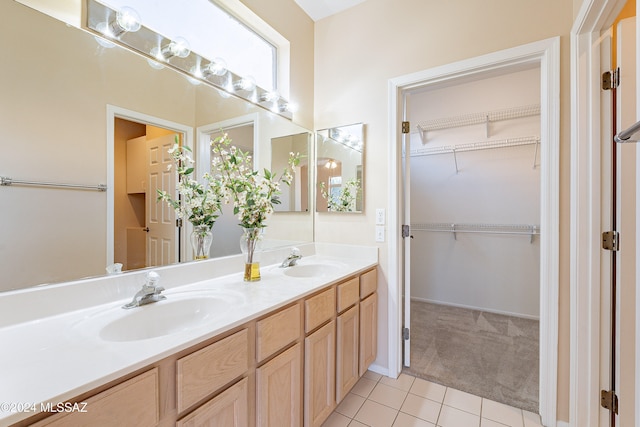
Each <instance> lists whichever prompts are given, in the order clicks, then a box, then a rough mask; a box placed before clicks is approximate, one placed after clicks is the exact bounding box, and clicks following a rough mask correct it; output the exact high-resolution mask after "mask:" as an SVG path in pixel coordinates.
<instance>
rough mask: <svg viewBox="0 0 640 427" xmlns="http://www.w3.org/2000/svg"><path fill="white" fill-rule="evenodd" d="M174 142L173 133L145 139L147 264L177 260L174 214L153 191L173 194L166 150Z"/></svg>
mask: <svg viewBox="0 0 640 427" xmlns="http://www.w3.org/2000/svg"><path fill="white" fill-rule="evenodd" d="M174 143H175V135H173V134H172V135H166V136H161V137H159V138H155V139H152V140H147V151H148V157H147V159H148V170H149V180H148V182H149V187H148V189H147V196H146V206H147V209H146V211H147V212H146V217H147V228H148V229H149V231H148V233H147V266H159V265H168V264H173V263H175V262H176V261H177V258H178V257H177V248H178V245H177V244H176V242H177V241H178V239H177V236H176V235H177V231H178V228H177V227H176V215H175V211H174V210H173V208H171V207H170V206H169V205H168V204H167V203H164V202H162V203H159V202H158V201H157V198H158V196H157V190H158V189H160V190H162V191H166V192H167V193H169V194H172V195H173V196H174V197H176V182H175V173H174V169H171V170H170V169H169V168H168V166H169V165H171V164H172V163H173V159H172V158H171V155H170V154H169V152H168V150H169V149H170V148H171V147H172V146H173V144H174Z"/></svg>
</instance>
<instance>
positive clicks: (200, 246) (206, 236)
mask: <svg viewBox="0 0 640 427" xmlns="http://www.w3.org/2000/svg"><path fill="white" fill-rule="evenodd" d="M211 242H213V234H211V227H209V226H206V225H194V226H193V231H192V232H191V246H192V247H193V259H195V260H199V259H207V258H209V249H210V248H211Z"/></svg>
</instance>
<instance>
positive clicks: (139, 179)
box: [127, 136, 155, 197]
mask: <svg viewBox="0 0 640 427" xmlns="http://www.w3.org/2000/svg"><path fill="white" fill-rule="evenodd" d="M147 163H149V162H148V161H147V137H146V136H140V137H138V138H134V139H130V140H128V141H127V193H128V194H136V193H145V192H146V191H147V179H148V170H147ZM152 197H155V195H152Z"/></svg>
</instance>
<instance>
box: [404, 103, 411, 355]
mask: <svg viewBox="0 0 640 427" xmlns="http://www.w3.org/2000/svg"><path fill="white" fill-rule="evenodd" d="M402 96H403V104H404V105H403V119H402V120H403V121H406V120H407V118H408V117H409V111H408V110H409V97H410V95H409V93H407V92H403V95H402ZM402 151H403V153H404V154H403V157H402V191H403V199H404V203H403V210H404V212H403V217H404V220H403V222H402V223H403V224H404V227H403V233H402V235H403V240H404V241H403V244H404V259H403V260H404V261H403V262H404V274H403V282H404V286H403V301H404V302H403V311H404V316H403V322H402V323H403V333H402V336H403V343H404V346H403V354H404V366H411V334H410V327H411V157H410V155H409V154H410V153H411V137H410V133H408V132H406V131H404V130H403V132H402ZM407 227H408V228H407ZM405 230H406V231H405ZM407 232H408V233H407ZM407 234H408V235H407ZM405 331H406V332H405Z"/></svg>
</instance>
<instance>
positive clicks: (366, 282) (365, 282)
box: [360, 268, 378, 299]
mask: <svg viewBox="0 0 640 427" xmlns="http://www.w3.org/2000/svg"><path fill="white" fill-rule="evenodd" d="M377 288H378V271H377V270H376V269H375V268H374V269H372V270H369V271H367V272H366V273H363V274H362V275H361V276H360V299H365V298H366V297H368V296H369V295H371V294H372V293H374V292H375V291H376V289H377Z"/></svg>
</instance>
